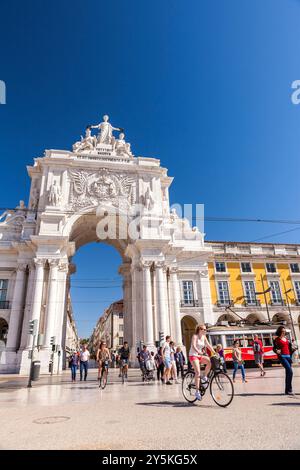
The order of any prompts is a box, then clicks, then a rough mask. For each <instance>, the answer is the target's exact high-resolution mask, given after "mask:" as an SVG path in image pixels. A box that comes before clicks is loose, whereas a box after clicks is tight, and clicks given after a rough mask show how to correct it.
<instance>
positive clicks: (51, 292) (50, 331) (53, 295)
mask: <svg viewBox="0 0 300 470" xmlns="http://www.w3.org/2000/svg"><path fill="white" fill-rule="evenodd" d="M48 262H49V266H50V271H49V278H48V283H49V287H48V298H47V317H46V326H45V339H44V347H45V348H49V349H50V339H51V336H55V335H54V327H55V313H56V306H57V302H56V300H57V283H58V279H57V271H58V262H59V260H57V259H49V260H48Z"/></svg>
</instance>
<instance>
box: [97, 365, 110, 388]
mask: <svg viewBox="0 0 300 470" xmlns="http://www.w3.org/2000/svg"><path fill="white" fill-rule="evenodd" d="M107 376H108V361H103V363H102V367H101V375H100V377H99V388H101V389H102V390H104V389H105V387H106V385H107Z"/></svg>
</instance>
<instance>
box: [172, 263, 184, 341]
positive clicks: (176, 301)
mask: <svg viewBox="0 0 300 470" xmlns="http://www.w3.org/2000/svg"><path fill="white" fill-rule="evenodd" d="M170 288H171V294H172V304H173V305H172V307H173V308H172V310H173V325H174V330H175V338H173V339H174V341H175V343H176V344H177V345H179V346H182V332H181V319H180V291H179V284H178V277H177V268H176V267H172V268H170Z"/></svg>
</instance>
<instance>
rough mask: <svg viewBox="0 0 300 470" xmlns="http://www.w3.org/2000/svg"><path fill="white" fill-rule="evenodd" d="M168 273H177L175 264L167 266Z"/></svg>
mask: <svg viewBox="0 0 300 470" xmlns="http://www.w3.org/2000/svg"><path fill="white" fill-rule="evenodd" d="M169 273H170V274H178V267H177V266H170V267H169Z"/></svg>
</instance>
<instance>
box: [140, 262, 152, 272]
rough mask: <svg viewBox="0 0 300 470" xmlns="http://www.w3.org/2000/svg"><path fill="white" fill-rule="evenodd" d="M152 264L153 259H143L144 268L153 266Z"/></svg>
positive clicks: (142, 266) (142, 265)
mask: <svg viewBox="0 0 300 470" xmlns="http://www.w3.org/2000/svg"><path fill="white" fill-rule="evenodd" d="M152 264H153V261H148V260H143V261H141V264H140V266H141V268H142V269H143V270H148V269H150V268H151V266H152Z"/></svg>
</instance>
